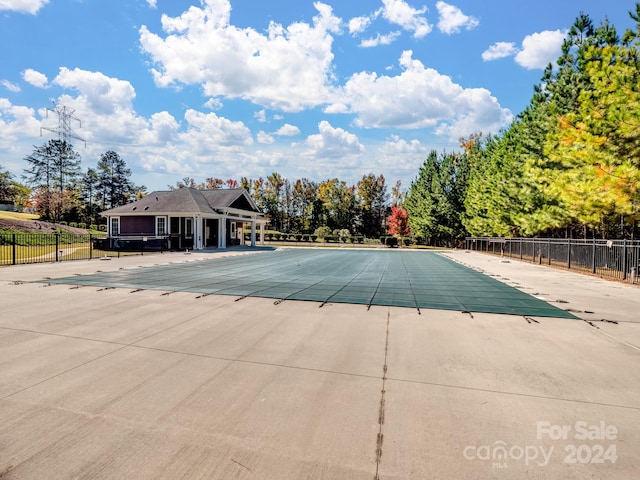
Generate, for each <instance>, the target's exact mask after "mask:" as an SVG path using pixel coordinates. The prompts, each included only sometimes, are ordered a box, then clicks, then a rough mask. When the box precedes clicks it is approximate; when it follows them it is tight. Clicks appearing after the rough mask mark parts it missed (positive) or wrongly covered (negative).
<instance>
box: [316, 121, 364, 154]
mask: <svg viewBox="0 0 640 480" xmlns="http://www.w3.org/2000/svg"><path fill="white" fill-rule="evenodd" d="M318 130H319V133H317V134H314V135H309V136H308V137H307V139H306V140H305V141H304V143H303V146H304V148H305V150H304V155H305V156H311V157H316V158H320V159H326V158H333V159H335V158H345V157H349V156H353V155H359V154H360V153H362V152H364V146H363V145H362V144H361V143H360V141H359V140H358V137H357V136H355V135H354V134H352V133H349V132H347V131H346V130H344V129H342V128H334V127H332V126H331V124H330V123H329V122H327V121H326V120H323V121H321V122H320V123H319V124H318Z"/></svg>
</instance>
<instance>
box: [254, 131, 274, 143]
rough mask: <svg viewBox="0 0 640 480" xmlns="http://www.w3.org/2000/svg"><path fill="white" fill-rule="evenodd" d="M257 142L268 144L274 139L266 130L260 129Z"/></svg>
mask: <svg viewBox="0 0 640 480" xmlns="http://www.w3.org/2000/svg"><path fill="white" fill-rule="evenodd" d="M257 139H258V143H262V144H263V145H270V144H272V143H273V142H275V141H276V139H275V138H273V137H272V136H271V135H269V134H268V133H267V132H264V131H262V130H260V131H259V132H258V135H257Z"/></svg>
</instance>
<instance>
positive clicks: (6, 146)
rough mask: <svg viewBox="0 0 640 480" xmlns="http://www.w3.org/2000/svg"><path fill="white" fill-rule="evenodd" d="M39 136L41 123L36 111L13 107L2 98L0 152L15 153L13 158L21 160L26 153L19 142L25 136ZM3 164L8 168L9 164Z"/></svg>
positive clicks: (0, 109) (0, 100) (0, 104)
mask: <svg viewBox="0 0 640 480" xmlns="http://www.w3.org/2000/svg"><path fill="white" fill-rule="evenodd" d="M39 135H40V122H38V120H36V117H35V111H34V110H33V109H32V108H28V107H23V106H20V105H13V104H12V103H11V102H10V101H9V100H8V99H6V98H1V97H0V150H4V151H5V152H13V155H11V156H12V157H13V156H16V155H18V158H20V159H21V158H22V157H23V156H24V152H23V151H22V149H21V148H20V147H21V144H19V142H18V140H20V139H21V138H24V137H25V136H31V137H37V136H39ZM29 140H31V139H29ZM2 163H3V166H4V167H5V168H8V165H7V164H6V163H8V162H4V161H3V162H2Z"/></svg>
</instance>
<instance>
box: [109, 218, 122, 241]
mask: <svg viewBox="0 0 640 480" xmlns="http://www.w3.org/2000/svg"><path fill="white" fill-rule="evenodd" d="M118 235H120V217H111V225H110V228H109V236H110V237H117V236H118Z"/></svg>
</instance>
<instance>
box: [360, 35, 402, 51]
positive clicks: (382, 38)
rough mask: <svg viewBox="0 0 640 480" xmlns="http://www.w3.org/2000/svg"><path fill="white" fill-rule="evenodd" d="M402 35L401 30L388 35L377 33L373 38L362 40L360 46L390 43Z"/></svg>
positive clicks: (368, 46)
mask: <svg viewBox="0 0 640 480" xmlns="http://www.w3.org/2000/svg"><path fill="white" fill-rule="evenodd" d="M399 36H400V32H391V33H389V34H387V35H380V34H377V35H376V36H375V37H373V38H368V39H366V40H362V41H361V42H360V46H361V47H363V48H371V47H377V46H378V45H390V44H391V43H393V42H394V41H395V39H396V38H398V37H399Z"/></svg>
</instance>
